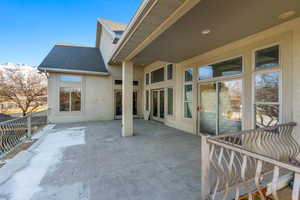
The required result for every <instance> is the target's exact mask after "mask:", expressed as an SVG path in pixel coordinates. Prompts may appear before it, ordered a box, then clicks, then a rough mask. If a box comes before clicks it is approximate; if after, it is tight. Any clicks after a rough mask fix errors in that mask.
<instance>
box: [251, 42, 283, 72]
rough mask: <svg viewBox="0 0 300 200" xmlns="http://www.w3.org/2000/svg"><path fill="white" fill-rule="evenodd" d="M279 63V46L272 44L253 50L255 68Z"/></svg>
mask: <svg viewBox="0 0 300 200" xmlns="http://www.w3.org/2000/svg"><path fill="white" fill-rule="evenodd" d="M278 65H279V46H278V45H276V46H273V47H269V48H266V49H262V50H258V51H256V52H255V69H263V68H269V67H276V66H278Z"/></svg>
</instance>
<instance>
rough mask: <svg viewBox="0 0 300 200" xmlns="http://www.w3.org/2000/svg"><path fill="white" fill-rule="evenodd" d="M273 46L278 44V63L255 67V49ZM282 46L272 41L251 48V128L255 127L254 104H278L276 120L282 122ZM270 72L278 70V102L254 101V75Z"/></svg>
mask: <svg viewBox="0 0 300 200" xmlns="http://www.w3.org/2000/svg"><path fill="white" fill-rule="evenodd" d="M274 46H278V47H279V48H278V49H279V64H278V66H273V67H267V68H261V69H256V62H255V58H256V56H255V53H256V51H259V50H263V49H267V48H271V47H274ZM281 48H282V46H281V44H280V43H279V42H276V43H272V44H268V45H264V46H261V47H259V48H255V49H253V50H252V52H251V56H252V59H251V61H252V66H251V67H252V71H251V93H252V99H251V101H252V103H251V114H252V128H253V129H255V128H256V109H255V107H256V105H278V106H279V114H278V122H279V123H281V122H282V117H283V113H282V107H283V106H282V105H283V104H282V99H283V97H282V86H283V83H282V80H283V79H282V57H281V56H282V50H281ZM272 72H278V73H279V78H278V82H279V83H278V102H256V100H255V76H256V75H257V74H266V73H272Z"/></svg>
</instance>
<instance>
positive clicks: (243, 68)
mask: <svg viewBox="0 0 300 200" xmlns="http://www.w3.org/2000/svg"><path fill="white" fill-rule="evenodd" d="M236 58H242V72H241V73H240V74H233V75H225V76H219V77H212V78H208V79H205V80H200V79H199V71H198V69H199V68H200V67H205V66H209V65H214V64H218V63H221V62H226V61H229V60H233V59H236ZM196 70H197V82H198V83H205V82H215V81H219V80H226V79H231V78H232V79H234V78H240V77H243V76H244V74H245V55H244V54H238V55H236V56H232V57H226V58H225V59H220V60H216V61H214V62H210V63H208V64H204V65H201V66H197V67H196Z"/></svg>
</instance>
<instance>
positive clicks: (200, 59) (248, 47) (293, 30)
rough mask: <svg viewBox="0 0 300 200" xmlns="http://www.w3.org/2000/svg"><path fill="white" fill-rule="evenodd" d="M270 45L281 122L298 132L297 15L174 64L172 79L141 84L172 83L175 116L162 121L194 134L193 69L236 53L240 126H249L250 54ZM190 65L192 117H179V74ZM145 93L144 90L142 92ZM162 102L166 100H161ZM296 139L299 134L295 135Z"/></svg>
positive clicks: (195, 85)
mask: <svg viewBox="0 0 300 200" xmlns="http://www.w3.org/2000/svg"><path fill="white" fill-rule="evenodd" d="M272 44H279V45H280V47H281V57H280V59H281V72H282V73H281V74H282V77H281V78H282V85H281V87H282V88H281V89H282V90H281V91H282V94H281V97H282V99H281V105H282V115H281V121H282V122H288V121H295V122H297V123H298V124H299V125H298V126H297V127H296V131H297V132H299V131H300V79H299V77H298V76H299V75H300V67H299V66H300V18H297V19H295V20H291V21H288V22H286V23H283V24H281V25H278V26H276V27H273V28H270V29H267V30H266V31H263V32H260V33H257V34H254V35H251V36H249V37H246V38H244V39H241V40H238V41H235V42H232V43H230V44H227V45H225V46H223V47H221V48H218V49H214V50H212V51H209V52H207V53H205V54H201V55H198V56H195V57H193V58H191V59H188V60H185V61H183V62H181V63H176V64H175V65H174V66H175V71H176V72H175V74H176V76H175V80H174V81H172V82H168V81H166V82H162V83H158V84H155V85H153V86H145V89H147V88H148V89H153V88H165V87H168V85H173V86H175V88H176V89H175V100H174V101H175V102H174V103H175V110H174V112H175V115H174V116H173V117H172V118H166V120H165V124H167V125H170V126H173V127H175V128H179V129H182V130H185V131H188V132H192V133H194V134H196V133H197V120H199V118H198V117H197V115H198V113H197V109H196V108H197V105H198V102H197V101H198V98H197V95H198V93H197V90H198V80H197V76H198V75H197V69H198V67H199V66H205V65H207V64H211V63H216V62H219V61H222V60H226V59H229V58H232V57H236V56H243V62H244V63H243V65H244V71H243V74H242V78H243V99H242V104H243V110H242V112H243V119H244V120H243V128H244V129H250V128H253V115H252V112H253V110H252V105H253V102H252V69H253V68H252V67H253V65H254V60H253V55H254V51H255V49H258V48H263V47H266V46H269V45H272ZM163 64H165V63H163V62H155V63H153V64H151V65H149V66H146V67H145V70H144V71H145V73H146V72H150V71H152V70H153V69H156V68H159V67H160V66H162V65H163ZM188 68H193V72H194V80H193V118H192V119H185V118H184V117H183V75H184V70H185V69H188ZM144 95H145V91H144ZM165 101H166V100H165ZM298 138H299V141H300V136H299V137H298Z"/></svg>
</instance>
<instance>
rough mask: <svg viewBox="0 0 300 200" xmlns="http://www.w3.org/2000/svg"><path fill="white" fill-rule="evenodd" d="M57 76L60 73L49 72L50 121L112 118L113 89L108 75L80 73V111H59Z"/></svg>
mask: <svg viewBox="0 0 300 200" xmlns="http://www.w3.org/2000/svg"><path fill="white" fill-rule="evenodd" d="M59 76H60V74H57V73H51V74H50V76H49V81H48V87H49V97H50V99H49V108H50V109H51V112H50V113H51V114H50V121H51V122H53V123H66V122H83V121H97V120H112V119H113V117H114V113H113V91H112V81H111V78H110V77H107V76H89V75H81V77H82V87H81V101H82V104H81V106H82V108H81V111H80V112H60V111H59V87H60V81H59Z"/></svg>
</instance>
